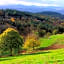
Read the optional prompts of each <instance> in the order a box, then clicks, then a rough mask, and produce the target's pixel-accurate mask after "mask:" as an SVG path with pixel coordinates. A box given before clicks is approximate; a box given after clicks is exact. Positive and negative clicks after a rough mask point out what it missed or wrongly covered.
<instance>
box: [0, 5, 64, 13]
mask: <svg viewBox="0 0 64 64" xmlns="http://www.w3.org/2000/svg"><path fill="white" fill-rule="evenodd" d="M0 9H16V10H20V11H27V12H33V13H37V12H43V11H54V12H58V13H62V14H64V12H63V10H64V9H63V8H61V7H54V6H47V7H42V6H24V5H8V6H0Z"/></svg>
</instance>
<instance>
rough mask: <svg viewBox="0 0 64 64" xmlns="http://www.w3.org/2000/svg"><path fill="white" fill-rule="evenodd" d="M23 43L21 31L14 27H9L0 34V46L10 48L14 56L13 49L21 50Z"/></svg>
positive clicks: (5, 48)
mask: <svg viewBox="0 0 64 64" xmlns="http://www.w3.org/2000/svg"><path fill="white" fill-rule="evenodd" d="M22 44H23V38H22V37H21V36H20V35H19V33H18V32H17V31H16V30H15V29H13V28H8V29H6V30H5V31H4V32H3V33H2V34H1V35H0V48H1V49H3V50H9V51H10V55H11V56H12V51H13V49H14V50H15V49H17V50H18V52H19V49H20V47H21V46H22Z"/></svg>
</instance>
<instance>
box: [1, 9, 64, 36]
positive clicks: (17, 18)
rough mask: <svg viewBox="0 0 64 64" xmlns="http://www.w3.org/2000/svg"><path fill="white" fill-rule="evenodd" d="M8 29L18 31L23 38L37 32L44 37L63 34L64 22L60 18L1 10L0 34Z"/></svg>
mask: <svg viewBox="0 0 64 64" xmlns="http://www.w3.org/2000/svg"><path fill="white" fill-rule="evenodd" d="M49 13H50V12H49ZM56 14H57V13H56ZM55 16H56V15H55ZM8 27H12V28H15V29H17V30H18V31H19V33H20V34H21V35H23V36H26V35H28V34H29V33H31V32H35V33H37V34H38V35H39V36H41V37H43V36H44V35H46V34H47V33H48V34H57V33H63V32H64V20H63V19H62V20H61V19H60V18H59V17H51V16H48V15H47V16H45V15H41V14H34V13H29V12H21V11H17V10H10V9H6V10H0V33H2V32H3V31H4V30H5V29H7V28H8Z"/></svg>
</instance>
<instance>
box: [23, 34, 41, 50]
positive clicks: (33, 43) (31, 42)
mask: <svg viewBox="0 0 64 64" xmlns="http://www.w3.org/2000/svg"><path fill="white" fill-rule="evenodd" d="M39 45H40V42H39V41H38V37H37V36H36V35H35V34H30V35H28V36H27V38H26V40H25V43H24V48H25V49H32V50H35V48H36V47H38V46H39Z"/></svg>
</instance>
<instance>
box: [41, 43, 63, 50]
mask: <svg viewBox="0 0 64 64" xmlns="http://www.w3.org/2000/svg"><path fill="white" fill-rule="evenodd" d="M61 48H64V45H63V44H53V45H51V46H49V47H46V48H43V49H41V50H54V49H61Z"/></svg>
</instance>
